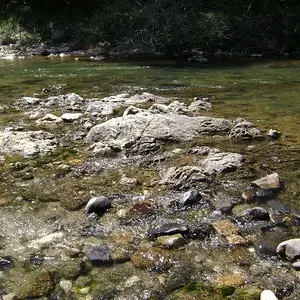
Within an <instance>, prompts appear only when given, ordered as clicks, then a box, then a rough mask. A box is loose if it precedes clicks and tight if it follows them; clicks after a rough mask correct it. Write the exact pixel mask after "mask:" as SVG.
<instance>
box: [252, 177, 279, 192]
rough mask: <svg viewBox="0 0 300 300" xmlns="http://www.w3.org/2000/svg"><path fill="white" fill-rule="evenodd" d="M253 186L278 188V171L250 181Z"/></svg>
mask: <svg viewBox="0 0 300 300" xmlns="http://www.w3.org/2000/svg"><path fill="white" fill-rule="evenodd" d="M251 184H253V185H254V186H257V187H260V188H262V189H274V190H277V189H280V187H281V183H280V179H279V175H278V173H272V174H270V175H267V176H265V177H262V178H260V179H257V180H254V181H252V182H251Z"/></svg>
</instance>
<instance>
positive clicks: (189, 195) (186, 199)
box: [179, 189, 202, 206]
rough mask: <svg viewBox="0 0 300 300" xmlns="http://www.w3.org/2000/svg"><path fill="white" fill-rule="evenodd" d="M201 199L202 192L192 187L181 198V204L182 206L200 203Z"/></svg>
mask: <svg viewBox="0 0 300 300" xmlns="http://www.w3.org/2000/svg"><path fill="white" fill-rule="evenodd" d="M201 199H202V196H201V194H200V193H199V192H198V191H197V190H196V189H191V190H189V191H187V192H186V193H185V194H184V195H183V197H182V198H181V199H180V200H179V204H180V205H181V206H191V205H195V204H199V202H200V201H201Z"/></svg>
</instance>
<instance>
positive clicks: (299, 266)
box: [292, 261, 300, 271]
mask: <svg viewBox="0 0 300 300" xmlns="http://www.w3.org/2000/svg"><path fill="white" fill-rule="evenodd" d="M292 267H293V268H294V269H295V270H296V271H300V261H295V262H294V263H292Z"/></svg>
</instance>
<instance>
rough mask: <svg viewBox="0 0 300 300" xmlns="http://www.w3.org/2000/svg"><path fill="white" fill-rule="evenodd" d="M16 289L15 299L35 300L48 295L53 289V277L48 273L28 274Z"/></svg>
mask: <svg viewBox="0 0 300 300" xmlns="http://www.w3.org/2000/svg"><path fill="white" fill-rule="evenodd" d="M19 283H20V284H19V286H18V287H17V288H16V289H17V291H16V297H17V299H35V298H38V297H43V296H47V295H49V294H50V293H51V292H52V291H53V290H54V288H55V282H54V277H53V275H52V274H51V273H50V272H49V271H42V272H40V273H39V274H36V273H30V274H28V275H27V276H26V277H25V278H23V280H22V281H21V282H19Z"/></svg>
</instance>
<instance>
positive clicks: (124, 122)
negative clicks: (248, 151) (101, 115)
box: [86, 112, 231, 150]
mask: <svg viewBox="0 0 300 300" xmlns="http://www.w3.org/2000/svg"><path fill="white" fill-rule="evenodd" d="M230 127H231V122H230V121H228V120H226V119H221V118H212V117H189V116H185V115H178V114H174V113H168V114H152V113H151V112H140V113H137V114H135V115H126V116H123V117H119V118H114V119H111V120H108V121H106V122H104V123H101V124H99V125H96V126H94V127H92V128H91V130H90V131H89V133H88V135H87V137H86V141H87V142H89V143H92V142H94V143H97V142H101V143H105V144H107V145H109V146H113V147H115V148H118V149H121V150H122V149H125V148H131V147H133V146H138V145H142V144H145V143H150V144H151V143H152V144H153V143H158V142H160V141H191V140H192V139H193V138H195V137H197V136H199V135H201V134H212V133H226V132H228V131H229V129H230Z"/></svg>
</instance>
